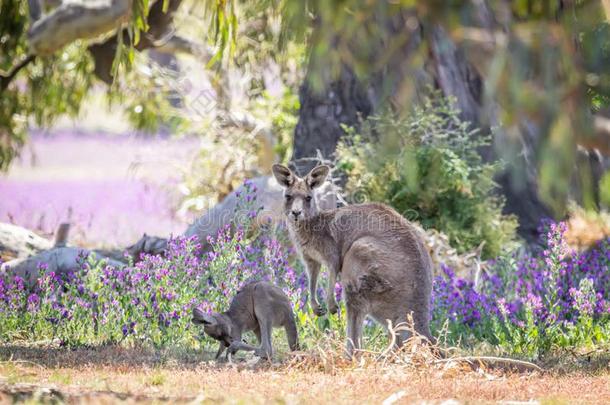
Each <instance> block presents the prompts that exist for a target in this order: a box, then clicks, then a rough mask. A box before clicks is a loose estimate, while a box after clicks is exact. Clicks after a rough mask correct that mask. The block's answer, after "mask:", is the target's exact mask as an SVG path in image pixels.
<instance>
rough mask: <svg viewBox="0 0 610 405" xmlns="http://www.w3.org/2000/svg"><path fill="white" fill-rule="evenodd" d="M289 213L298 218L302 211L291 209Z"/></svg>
mask: <svg viewBox="0 0 610 405" xmlns="http://www.w3.org/2000/svg"><path fill="white" fill-rule="evenodd" d="M290 213H291V214H292V217H293V218H294V219H295V220H296V219H299V217H300V216H301V214H302V213H303V211H301V210H292V211H291V212H290Z"/></svg>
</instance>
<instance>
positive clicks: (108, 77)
mask: <svg viewBox="0 0 610 405" xmlns="http://www.w3.org/2000/svg"><path fill="white" fill-rule="evenodd" d="M180 3H182V0H169V5H168V8H167V12H163V1H162V0H159V1H156V2H155V3H153V5H152V6H151V7H150V12H149V13H148V25H149V27H150V28H149V30H148V32H147V33H146V35H143V36H142V37H141V38H140V42H138V44H137V45H136V46H135V48H136V49H137V50H138V51H143V50H145V49H148V48H154V47H155V42H156V41H159V40H160V39H161V38H163V36H164V35H166V34H167V33H168V32H170V26H171V24H172V21H173V18H174V15H173V14H174V12H175V11H176V10H177V9H178V7H179V6H180ZM119 35H123V43H126V44H128V43H129V41H130V39H129V35H127V30H122V31H121V33H120V34H119ZM117 43H118V37H117V35H113V36H111V37H110V38H108V39H107V40H106V41H104V42H102V43H99V44H93V45H91V46H89V48H88V49H89V52H91V55H92V56H93V59H94V61H95V75H96V76H97V77H98V78H99V79H100V80H102V81H104V82H105V83H107V84H112V61H113V60H114V55H115V54H116V47H117Z"/></svg>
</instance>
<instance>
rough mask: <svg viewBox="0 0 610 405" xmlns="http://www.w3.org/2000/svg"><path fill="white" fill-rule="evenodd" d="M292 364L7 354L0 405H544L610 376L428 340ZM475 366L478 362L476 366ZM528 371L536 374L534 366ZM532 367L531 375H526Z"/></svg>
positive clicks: (288, 357) (335, 351)
mask: <svg viewBox="0 0 610 405" xmlns="http://www.w3.org/2000/svg"><path fill="white" fill-rule="evenodd" d="M283 357H284V359H283V361H281V362H278V363H273V364H269V363H266V362H264V363H261V362H258V361H256V359H254V358H252V357H246V358H240V359H239V360H236V361H234V362H233V363H231V364H216V363H214V362H212V361H210V360H209V359H210V357H209V354H206V355H203V354H200V353H187V352H182V353H174V354H172V355H170V354H168V353H160V352H156V353H155V352H149V351H145V350H141V349H140V350H139V349H126V348H120V347H99V348H90V349H77V350H67V349H61V348H48V347H38V348H36V347H25V346H5V347H0V402H4V401H9V402H12V401H14V400H16V399H32V398H34V399H41V398H42V399H46V400H49V399H52V398H55V399H59V400H61V401H66V402H85V401H86V402H97V403H112V402H116V401H117V400H121V401H128V402H158V401H165V400H167V401H171V402H193V401H195V402H202V401H203V402H205V400H209V401H212V402H220V401H222V402H230V403H235V402H239V403H242V402H243V403H269V402H285V403H334V404H341V403H381V402H383V401H384V400H386V399H388V398H390V397H391V396H392V398H394V399H397V400H398V403H413V402H421V401H428V403H430V401H431V402H432V403H440V402H442V401H443V400H447V399H457V400H458V401H460V402H473V401H476V402H497V401H530V400H543V401H544V402H545V403H600V404H601V403H606V402H607V401H608V399H609V398H610V371H609V369H608V368H606V369H605V371H602V372H599V371H598V372H596V373H586V372H584V371H580V372H574V373H561V374H560V373H557V372H550V371H531V370H533V369H532V368H529V371H527V372H523V371H521V372H518V371H515V370H517V369H520V367H513V366H514V364H513V365H511V364H508V365H507V364H501V363H499V362H497V361H491V362H488V361H478V360H475V361H466V360H460V359H455V358H452V357H448V358H444V359H443V358H440V357H439V356H438V351H437V350H436V348H434V347H433V346H431V345H428V344H424V343H423V341H422V340H421V339H419V338H414V339H411V340H410V341H409V342H408V344H406V345H405V346H404V347H403V349H401V350H400V351H398V352H394V351H389V352H385V351H384V352H367V351H365V352H362V353H360V354H359V356H358V359H357V360H354V361H351V360H348V359H346V358H345V357H344V356H343V355H342V349H341V347H340V344H339V342H337V341H336V340H333V339H330V338H328V339H323V340H322V341H321V342H320V343H319V344H318V345H317V346H316V347H314V348H311V349H310V350H308V351H306V352H297V353H294V354H283ZM470 360H472V359H470ZM525 368H526V369H528V367H525ZM521 369H523V368H521Z"/></svg>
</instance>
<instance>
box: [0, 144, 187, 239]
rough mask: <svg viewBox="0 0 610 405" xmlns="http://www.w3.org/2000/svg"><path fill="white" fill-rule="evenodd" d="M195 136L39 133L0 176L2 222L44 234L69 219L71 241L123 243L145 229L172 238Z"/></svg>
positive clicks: (179, 224)
mask: <svg viewBox="0 0 610 405" xmlns="http://www.w3.org/2000/svg"><path fill="white" fill-rule="evenodd" d="M196 145H197V143H196V141H194V140H173V141H171V142H170V141H169V140H165V139H158V138H151V139H148V138H142V137H138V136H110V135H82V134H73V133H64V132H62V133H58V134H54V135H53V136H44V135H43V134H34V136H33V137H32V140H31V143H30V145H29V146H28V149H27V150H25V151H24V153H23V154H22V157H21V159H19V160H18V161H16V162H14V165H13V166H12V167H11V170H10V172H9V173H8V175H7V176H5V177H3V178H2V177H0V196H2V197H1V198H0V222H9V223H13V224H16V225H20V226H23V227H25V228H29V229H32V230H35V231H38V232H40V233H42V234H45V235H50V234H52V233H53V232H54V231H55V229H56V228H57V226H58V224H59V223H60V222H63V221H70V222H71V223H72V225H73V228H72V231H71V241H72V242H73V243H78V244H89V245H92V244H93V245H97V246H99V245H111V246H126V245H128V244H130V243H133V242H134V241H135V240H137V239H138V238H139V237H140V236H142V233H148V234H153V235H160V236H168V235H170V234H179V233H181V232H182V231H184V229H185V228H186V222H187V220H188V219H187V218H178V217H177V216H176V214H175V213H176V210H177V208H176V207H177V202H178V201H177V198H176V197H177V196H176V188H177V187H176V183H177V180H178V174H179V169H180V164H181V163H180V162H184V161H185V159H188V157H189V156H190V155H191V154H192V153H193V152H194V151H195V150H196Z"/></svg>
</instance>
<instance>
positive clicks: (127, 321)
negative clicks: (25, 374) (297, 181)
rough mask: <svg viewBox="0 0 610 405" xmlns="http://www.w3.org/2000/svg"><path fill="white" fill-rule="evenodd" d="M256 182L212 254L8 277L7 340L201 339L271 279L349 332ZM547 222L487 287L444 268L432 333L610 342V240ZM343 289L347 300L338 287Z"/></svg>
mask: <svg viewBox="0 0 610 405" xmlns="http://www.w3.org/2000/svg"><path fill="white" fill-rule="evenodd" d="M245 186H246V187H245V189H246V193H245V195H243V196H240V203H239V204H238V207H237V210H238V212H236V214H237V215H236V218H237V219H236V220H235V221H234V223H232V224H231V225H228V226H226V227H224V228H222V229H220V230H219V232H218V234H217V235H216V236H215V237H210V238H209V239H208V240H207V242H208V243H209V245H210V246H211V250H210V251H209V252H207V253H205V254H204V255H203V256H199V253H198V252H200V245H199V241H198V240H197V239H196V238H195V237H193V238H185V237H178V238H173V239H171V240H170V241H169V243H168V247H167V251H166V252H165V255H164V256H152V255H144V256H143V257H142V260H141V261H140V262H138V263H137V264H135V265H130V266H127V267H124V268H114V267H111V266H107V265H105V263H104V262H97V261H96V260H95V258H94V257H86V256H85V255H84V254H83V255H82V256H81V258H80V269H79V270H78V271H77V272H76V273H73V274H67V275H62V276H59V275H56V274H53V273H49V272H48V270H47V268H46V266H45V265H44V264H41V265H40V269H39V270H40V275H39V278H38V281H37V282H36V284H35V285H34V286H28V283H27V281H26V280H23V279H21V278H20V277H18V276H15V275H13V276H6V277H4V278H0V341H14V340H23V339H28V340H41V339H49V338H58V339H60V340H61V341H63V342H65V343H66V344H91V343H101V342H114V343H126V344H145V345H150V346H153V347H167V346H181V347H193V346H194V345H195V344H196V343H197V340H198V336H200V331H199V330H198V329H197V328H195V327H194V326H193V325H192V324H191V310H192V308H193V307H194V306H195V305H198V306H200V307H201V308H202V309H204V310H205V311H223V310H226V309H227V307H228V305H229V302H230V299H231V298H232V297H233V296H234V295H235V293H236V291H237V290H239V289H240V288H241V287H242V286H243V285H244V284H246V283H248V282H250V281H253V280H261V279H263V280H269V281H271V282H273V283H275V284H276V285H278V286H280V287H281V288H282V289H283V290H284V291H285V292H286V294H287V295H288V296H289V298H290V299H291V300H292V302H293V305H294V310H295V314H296V318H297V325H298V327H299V335H300V340H301V342H303V343H305V345H307V342H314V341H317V340H318V339H319V338H320V336H321V334H323V333H326V331H327V330H328V329H331V330H333V331H334V332H336V333H337V336H339V337H341V336H342V334H343V333H344V330H345V324H344V322H345V319H344V318H345V317H337V316H326V317H320V318H318V317H314V316H313V315H312V314H311V313H310V311H309V309H308V308H307V307H306V306H305V305H304V304H305V297H306V290H307V289H306V284H307V278H306V275H305V274H304V272H303V271H302V269H301V267H300V265H299V263H298V261H296V258H295V255H294V252H293V250H292V248H291V247H290V243H288V242H287V241H286V233H285V232H284V231H283V230H282V229H281V228H274V227H272V226H271V225H270V224H267V225H262V226H258V227H254V226H252V220H253V219H254V218H255V217H256V216H257V212H258V208H257V207H256V189H255V188H254V185H253V184H252V183H249V182H246V184H245ZM545 226H546V232H545V233H544V240H543V245H544V248H543V249H540V250H539V251H536V252H533V253H529V254H525V255H522V256H519V257H518V256H512V257H502V258H499V259H497V260H496V261H495V263H494V264H493V268H492V269H491V270H490V271H489V272H487V273H484V274H483V276H482V278H481V281H480V282H479V284H478V285H477V286H475V285H474V283H473V282H471V281H468V280H464V279H460V278H458V277H456V275H455V274H454V272H453V271H452V270H451V269H450V268H449V267H443V268H442V276H439V277H437V278H436V280H435V283H434V292H433V311H432V325H433V329H435V330H436V331H437V333H438V332H439V331H440V330H441V329H445V330H446V331H447V333H446V336H447V338H448V339H449V341H450V342H451V343H455V342H460V343H462V344H466V345H469V344H476V343H477V342H481V341H483V342H489V343H491V344H493V345H497V346H498V347H499V348H500V349H502V350H503V351H505V352H507V353H510V354H517V355H521V356H524V357H529V358H537V357H540V356H541V355H543V354H545V353H547V352H548V351H550V350H552V349H554V348H557V347H560V348H561V347H565V348H574V347H582V346H592V345H596V344H599V343H603V344H607V343H608V336H610V272H609V271H608V269H609V268H610V239H608V240H604V241H601V242H599V243H598V245H597V246H596V247H595V248H593V249H591V250H590V251H588V252H585V253H580V254H578V253H575V252H572V251H570V250H569V249H568V247H567V245H566V244H565V239H564V233H565V231H566V229H565V228H566V226H565V224H564V223H558V224H555V223H549V224H546V225H545ZM322 289H323V288H322V287H321V288H320V290H322ZM335 294H337V298H339V299H340V294H341V289H340V286H339V285H337V288H336V291H335ZM320 295H323V291H320ZM366 330H367V333H366V336H367V337H368V338H369V340H370V343H369V344H379V342H380V340H379V339H375V337H376V336H378V335H379V334H380V332H381V331H380V329H379V327H378V326H373V327H371V326H370V324H368V326H367V328H366ZM375 342H377V343H375ZM382 344H385V340H384V341H383V343H382Z"/></svg>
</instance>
